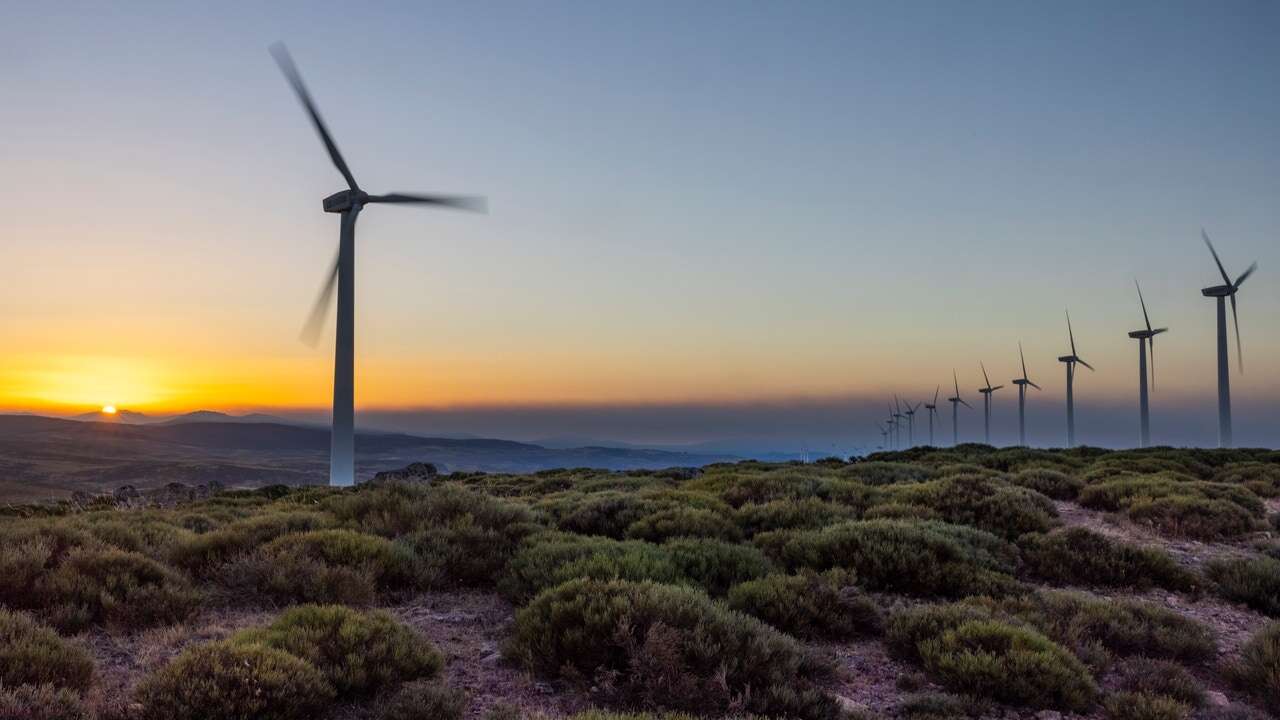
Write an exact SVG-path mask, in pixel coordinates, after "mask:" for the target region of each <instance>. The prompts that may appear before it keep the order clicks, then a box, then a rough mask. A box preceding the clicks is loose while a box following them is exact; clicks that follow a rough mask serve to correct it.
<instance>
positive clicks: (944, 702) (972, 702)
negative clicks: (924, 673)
mask: <svg viewBox="0 0 1280 720" xmlns="http://www.w3.org/2000/svg"><path fill="white" fill-rule="evenodd" d="M984 709H985V703H982V702H979V701H978V700H976V699H974V698H967V697H959V696H956V695H948V694H946V693H936V692H932V693H920V694H918V695H908V696H907V697H905V698H903V700H902V702H901V703H898V712H897V717H900V718H906V720H955V719H956V718H963V717H977V716H979V715H980V714H981V713H982V711H983V710H984Z"/></svg>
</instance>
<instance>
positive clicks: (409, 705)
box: [378, 681, 519, 720]
mask: <svg viewBox="0 0 1280 720" xmlns="http://www.w3.org/2000/svg"><path fill="white" fill-rule="evenodd" d="M466 709H467V697H466V695H464V694H463V693H462V691H461V690H454V689H453V688H451V687H448V686H447V685H442V684H440V683H434V682H422V681H418V682H411V683H408V684H406V685H404V686H403V687H401V688H400V689H399V690H396V691H395V693H393V694H392V695H391V696H390V697H388V698H387V699H386V700H384V701H383V702H382V703H381V704H380V706H379V707H378V720H462V715H463V713H464V712H465V711H466ZM516 720H519V718H516Z"/></svg>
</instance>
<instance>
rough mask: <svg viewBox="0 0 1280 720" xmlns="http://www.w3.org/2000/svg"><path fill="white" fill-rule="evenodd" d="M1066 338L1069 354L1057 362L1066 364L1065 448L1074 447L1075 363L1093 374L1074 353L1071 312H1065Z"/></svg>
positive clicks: (1091, 369)
mask: <svg viewBox="0 0 1280 720" xmlns="http://www.w3.org/2000/svg"><path fill="white" fill-rule="evenodd" d="M1067 337H1068V338H1070V340H1071V354H1070V355H1061V356H1059V357H1058V362H1062V363H1066V364H1067V447H1069V448H1070V447H1075V446H1076V401H1075V378H1076V363H1080V364H1081V365H1083V366H1085V367H1087V368H1089V371H1090V372H1093V366H1092V365H1090V364H1089V363H1087V362H1085V361H1084V360H1081V359H1080V356H1079V355H1078V354H1077V353H1076V335H1075V333H1074V332H1072V330H1071V312H1070V311H1067Z"/></svg>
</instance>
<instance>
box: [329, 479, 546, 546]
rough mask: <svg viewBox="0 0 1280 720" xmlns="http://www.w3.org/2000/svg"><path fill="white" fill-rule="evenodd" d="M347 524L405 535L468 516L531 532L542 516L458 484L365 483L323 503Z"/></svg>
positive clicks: (494, 526)
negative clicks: (538, 516)
mask: <svg viewBox="0 0 1280 720" xmlns="http://www.w3.org/2000/svg"><path fill="white" fill-rule="evenodd" d="M322 507H324V508H325V509H326V510H328V511H329V512H331V513H333V514H334V516H336V517H337V518H338V520H339V521H340V522H341V523H342V524H343V525H344V526H346V527H348V528H351V529H354V530H359V531H360V532H367V533H372V534H374V535H382V536H384V537H399V536H401V535H407V534H409V533H412V532H416V531H418V530H427V529H431V528H437V527H447V526H450V525H453V524H454V523H457V522H460V521H463V520H464V519H468V518H469V520H467V521H468V522H470V523H472V524H474V525H475V526H477V527H481V528H487V529H492V530H499V531H519V532H526V531H527V530H529V529H531V528H530V526H531V525H533V524H536V522H537V518H536V517H535V516H534V514H533V513H532V511H530V510H529V508H527V507H525V506H523V505H520V504H518V503H513V502H510V501H507V500H501V499H498V498H493V497H489V496H487V495H484V494H482V493H480V492H477V491H475V490H471V489H468V488H465V487H462V486H459V485H456V484H450V483H441V484H433V485H418V484H408V483H389V484H383V485H361V486H358V487H357V488H356V490H355V491H354V492H350V493H345V494H343V495H338V496H335V497H332V498H329V499H327V500H325V501H324V503H322Z"/></svg>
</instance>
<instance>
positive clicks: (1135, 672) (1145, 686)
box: [1119, 657, 1205, 708]
mask: <svg viewBox="0 0 1280 720" xmlns="http://www.w3.org/2000/svg"><path fill="white" fill-rule="evenodd" d="M1119 688H1120V689H1121V690H1124V691H1126V692H1132V693H1139V694H1142V695H1160V696H1164V697H1167V698H1170V699H1172V700H1174V701H1176V702H1178V703H1181V704H1182V705H1184V706H1186V707H1188V708H1198V707H1201V706H1203V705H1204V704H1205V692H1204V687H1202V686H1201V685H1200V682H1199V681H1198V680H1196V679H1195V678H1194V677H1192V675H1191V673H1189V672H1187V669H1186V668H1184V667H1182V666H1181V665H1179V664H1177V663H1175V662H1170V661H1168V660H1152V659H1150V658H1141V657H1136V658H1130V659H1129V660H1127V661H1125V663H1124V667H1123V668H1122V669H1121V671H1120V683H1119Z"/></svg>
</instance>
